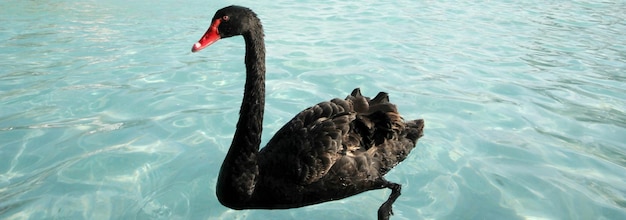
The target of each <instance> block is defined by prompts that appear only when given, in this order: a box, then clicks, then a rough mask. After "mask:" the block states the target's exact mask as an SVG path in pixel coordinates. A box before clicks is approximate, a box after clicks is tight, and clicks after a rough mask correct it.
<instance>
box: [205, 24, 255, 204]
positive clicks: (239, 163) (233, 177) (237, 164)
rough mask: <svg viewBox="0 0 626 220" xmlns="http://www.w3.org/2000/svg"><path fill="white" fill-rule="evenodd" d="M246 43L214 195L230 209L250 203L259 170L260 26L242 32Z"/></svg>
mask: <svg viewBox="0 0 626 220" xmlns="http://www.w3.org/2000/svg"><path fill="white" fill-rule="evenodd" d="M243 37H244V40H245V43H246V56H245V64H246V82H245V88H244V95H243V100H242V103H241V109H240V111H239V121H238V122H237V128H236V131H235V135H234V137H233V142H232V144H231V146H230V149H229V150H228V153H227V154H226V159H224V163H223V164H222V168H221V170H220V175H219V178H218V182H217V190H216V191H217V197H218V199H219V200H220V202H221V203H222V204H223V205H225V206H227V207H230V208H234V209H238V208H243V207H245V206H247V205H249V202H250V200H251V198H252V194H253V193H254V189H255V186H256V181H257V175H258V173H259V169H258V163H257V154H258V152H259V145H260V144H261V132H262V130H263V111H264V106H265V45H264V42H263V30H262V28H261V27H260V23H259V27H258V28H257V29H255V30H253V31H250V32H249V33H245V34H243Z"/></svg>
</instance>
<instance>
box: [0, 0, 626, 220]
mask: <svg viewBox="0 0 626 220" xmlns="http://www.w3.org/2000/svg"><path fill="white" fill-rule="evenodd" d="M230 4H240V5H245V6H248V7H251V8H252V9H254V10H255V11H256V12H257V13H258V14H259V16H260V18H261V19H262V21H263V22H264V27H265V29H266V41H267V52H268V54H267V57H268V58H267V69H268V76H267V77H268V81H267V93H268V97H267V107H266V114H267V115H266V121H265V123H264V127H265V129H266V130H265V132H264V138H263V140H264V142H267V140H268V139H269V137H271V135H272V134H273V133H274V132H275V131H276V130H277V129H279V128H280V126H281V125H282V124H283V123H285V122H286V121H287V120H289V119H290V118H291V117H292V116H293V115H295V114H296V113H297V112H299V111H300V110H302V109H304V108H306V107H308V106H310V105H311V104H314V103H317V102H320V101H324V100H329V99H331V98H333V97H345V96H346V95H347V94H348V93H349V92H350V91H351V90H352V89H353V88H355V87H360V88H361V89H362V92H363V93H364V94H365V95H368V96H374V95H375V94H376V93H377V92H378V91H386V92H388V93H389V94H390V96H391V100H392V101H393V102H394V103H396V104H397V105H398V108H399V110H400V111H401V112H402V113H403V115H404V117H405V118H407V119H414V118H424V119H425V120H426V130H425V136H424V137H423V138H422V139H421V141H420V143H419V144H418V147H417V148H416V150H414V151H413V152H412V154H411V155H410V156H409V158H408V159H407V160H406V161H405V162H403V163H402V164H400V165H399V166H398V167H396V168H395V169H394V170H393V171H392V172H390V173H389V174H388V175H387V179H389V180H390V181H394V182H397V183H400V184H402V185H403V191H402V192H403V194H402V196H401V197H400V198H399V199H398V201H397V202H396V203H395V204H394V212H395V215H394V216H393V217H392V219H626V184H625V183H626V175H625V174H626V144H625V143H626V95H624V94H626V86H624V85H625V84H624V82H626V37H625V36H626V13H625V12H626V2H625V1H524V2H521V3H515V2H511V1H395V2H394V3H387V2H383V1H370V2H346V1H337V0H335V1H304V2H293V1H284V0H277V1H272V2H265V3H257V2H242V1H226V2H223V1H219V2H217V1H215V2H212V1H196V0H192V1H185V2H181V1H167V0H165V1H158V2H156V1H140V2H134V1H120V0H109V1H80V2H74V1H63V0H60V1H15V0H8V1H3V2H2V3H0V22H1V25H0V67H1V68H0V106H2V107H1V108H0V140H1V141H0V219H375V213H376V211H375V210H376V209H378V207H379V206H380V204H381V203H382V202H383V201H384V200H385V199H386V198H387V196H388V194H389V191H388V190H378V191H370V192H367V193H363V194H360V195H357V196H354V197H351V198H348V199H344V200H340V201H334V202H329V203H324V204H319V205H314V206H309V207H304V208H299V209H290V210H275V211H268V210H246V211H233V210H229V209H227V208H225V207H223V206H221V205H220V204H219V202H218V201H217V199H216V198H215V188H214V187H215V182H216V178H217V173H218V170H219V166H220V165H221V161H222V159H223V157H224V155H225V153H226V151H227V149H228V147H229V144H230V141H231V138H232V135H233V131H234V126H235V123H236V120H237V113H238V109H239V104H240V100H241V95H242V88H243V81H244V66H243V52H244V47H243V40H242V39H241V38H232V39H228V40H222V41H219V42H217V43H216V44H215V45H213V46H211V47H209V48H207V49H205V50H203V51H201V52H199V53H196V54H192V53H191V52H190V49H191V46H192V44H193V43H195V42H196V41H197V40H198V39H199V38H200V36H201V35H202V34H203V33H204V31H205V30H206V28H207V27H208V25H209V23H210V21H209V19H210V18H211V17H212V16H213V13H214V12H215V10H217V9H219V8H221V7H223V6H226V5H230Z"/></svg>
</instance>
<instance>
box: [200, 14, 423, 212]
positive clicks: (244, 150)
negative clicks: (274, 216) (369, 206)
mask: <svg viewBox="0 0 626 220" xmlns="http://www.w3.org/2000/svg"><path fill="white" fill-rule="evenodd" d="M236 35H242V36H243V37H244V40H245V44H246V55H245V64H246V83H245V88H244V96H243V101H242V104H241V109H240V113H239V115H240V116H239V121H238V122H237V126H236V131H235V135H234V138H233V141H232V144H231V147H230V149H229V151H228V153H227V154H226V158H225V159H224V162H223V164H222V167H221V169H220V174H219V177H218V181H217V187H216V194H217V198H218V200H219V201H220V203H222V204H223V205H224V206H226V207H229V208H232V209H238V210H239V209H287V208H296V207H302V206H307V205H312V204H317V203H322V202H327V201H331V200H338V199H342V198H346V197H349V196H352V195H356V194H359V193H361V192H365V191H368V190H375V189H383V188H389V189H391V191H392V192H391V195H390V196H389V198H388V199H387V201H385V202H384V203H383V204H382V205H381V207H380V208H379V210H378V218H379V219H389V217H390V215H391V214H393V213H392V207H391V206H392V204H393V202H394V201H395V200H396V199H397V198H398V197H399V196H400V189H401V185H400V184H397V183H393V182H389V181H387V180H385V178H384V175H385V174H386V173H387V172H388V171H389V170H391V169H392V168H393V167H394V166H396V165H397V164H398V163H400V162H401V161H403V160H404V159H405V158H406V157H407V155H408V154H409V152H410V151H411V150H412V149H413V148H414V147H415V145H416V144H417V140H418V139H419V138H420V137H421V136H422V135H423V129H424V121H423V120H422V119H418V120H412V121H404V120H403V118H402V117H401V116H400V114H399V113H398V111H397V109H396V106H395V105H393V104H391V103H390V102H389V97H388V95H387V94H386V93H384V92H381V93H379V94H378V95H377V96H376V97H374V98H373V99H370V98H368V97H365V96H363V95H361V92H360V90H359V89H358V88H357V89H354V91H352V93H351V94H350V95H348V96H347V97H346V98H345V99H338V98H336V99H333V100H330V101H327V102H321V103H318V104H316V105H314V106H312V107H309V108H307V109H305V110H304V111H302V112H300V113H298V114H297V115H296V116H295V117H294V118H293V119H291V120H290V121H289V122H287V123H286V124H285V125H284V126H283V127H282V128H281V129H280V130H279V131H278V132H276V134H275V135H274V137H273V138H272V139H270V141H269V142H268V143H267V145H266V146H265V147H264V148H262V149H261V150H259V145H260V143H261V132H262V124H263V123H262V122H263V112H264V105H265V45H264V40H263V36H264V35H263V28H262V25H261V22H260V20H259V19H258V18H257V16H256V14H255V13H254V12H253V11H252V10H250V9H248V8H245V7H241V6H229V7H225V8H223V9H220V10H218V11H217V12H216V13H215V15H214V17H213V19H212V22H211V26H210V27H209V29H208V30H207V32H206V33H205V34H204V36H203V37H202V38H201V39H200V40H199V41H198V43H196V44H194V46H193V47H192V51H193V52H197V51H199V50H201V49H203V48H205V47H207V46H208V45H210V44H212V43H214V42H216V41H217V40H219V39H223V38H227V37H232V36H236Z"/></svg>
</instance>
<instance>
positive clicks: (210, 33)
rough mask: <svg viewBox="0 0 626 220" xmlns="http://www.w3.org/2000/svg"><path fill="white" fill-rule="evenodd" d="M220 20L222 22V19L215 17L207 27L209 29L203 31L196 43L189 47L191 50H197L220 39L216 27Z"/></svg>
mask: <svg viewBox="0 0 626 220" xmlns="http://www.w3.org/2000/svg"><path fill="white" fill-rule="evenodd" d="M220 22H222V20H221V19H219V18H218V19H215V20H214V21H213V23H211V27H209V30H207V31H206V33H204V36H202V38H200V40H199V41H198V43H195V44H194V45H193V47H192V48H191V52H194V53H195V52H198V51H200V50H202V49H204V48H205V47H208V46H209V45H211V44H213V43H215V41H217V40H219V39H220V32H219V30H218V29H217V27H218V26H220Z"/></svg>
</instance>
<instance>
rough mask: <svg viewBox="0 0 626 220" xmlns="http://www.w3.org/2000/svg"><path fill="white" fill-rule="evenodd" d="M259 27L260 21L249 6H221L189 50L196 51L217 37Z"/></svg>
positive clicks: (243, 32) (239, 33)
mask: <svg viewBox="0 0 626 220" xmlns="http://www.w3.org/2000/svg"><path fill="white" fill-rule="evenodd" d="M260 28H261V22H260V21H259V19H258V18H257V16H256V14H255V13H254V12H253V11H252V10H250V9H249V8H246V7H241V6H236V5H231V6H228V7H225V8H222V9H220V10H218V11H217V12H215V15H214V16H213V19H212V20H211V26H209V29H208V30H207V31H206V33H205V34H204V35H203V36H202V38H200V40H198V42H197V43H195V44H194V45H193V47H192V48H191V52H198V51H200V50H202V49H204V48H205V47H207V46H209V45H211V44H213V43H215V42H216V41H218V40H219V39H222V38H228V37H232V36H237V35H244V34H246V33H248V32H250V31H252V30H257V29H260Z"/></svg>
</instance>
